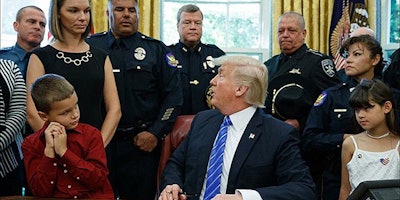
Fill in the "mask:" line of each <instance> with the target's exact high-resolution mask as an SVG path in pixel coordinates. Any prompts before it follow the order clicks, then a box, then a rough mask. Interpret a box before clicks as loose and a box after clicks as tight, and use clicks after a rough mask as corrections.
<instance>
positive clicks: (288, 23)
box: [264, 12, 339, 131]
mask: <svg viewBox="0 0 400 200" xmlns="http://www.w3.org/2000/svg"><path fill="white" fill-rule="evenodd" d="M305 37H306V29H305V23H304V18H303V16H301V15H300V14H299V13H296V12H286V13H284V14H282V15H281V17H280V18H279V21H278V42H279V46H280V49H281V54H279V55H276V56H274V57H272V58H271V59H269V60H268V61H266V62H265V63H264V64H265V65H266V66H267V68H268V73H269V80H270V83H271V82H274V81H276V80H274V78H276V77H279V76H280V75H283V74H289V73H291V74H298V75H301V76H303V77H304V78H305V79H307V81H311V82H310V83H309V84H308V85H313V87H316V88H318V89H319V91H318V93H320V92H321V91H322V90H323V89H326V88H327V87H329V86H332V85H334V84H336V83H338V82H339V79H338V77H337V76H336V73H335V68H334V65H333V62H332V60H331V59H330V58H329V57H328V56H327V55H324V54H322V53H320V52H317V51H315V50H311V49H308V47H307V45H306V44H305V43H304V40H305ZM268 90H269V91H273V90H279V88H269V89H268ZM265 106H266V108H265V111H266V112H267V113H270V114H272V94H268V97H267V100H266V104H265ZM281 114H282V115H285V113H281ZM275 116H276V115H275ZM306 119H307V113H304V114H303V115H302V116H301V117H299V118H297V119H285V121H286V122H287V123H289V124H292V125H293V126H295V127H296V128H298V129H299V130H300V131H301V130H302V128H303V127H304V123H305V121H306Z"/></svg>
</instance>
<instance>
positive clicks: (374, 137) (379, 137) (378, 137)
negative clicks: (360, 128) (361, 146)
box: [365, 131, 390, 139]
mask: <svg viewBox="0 0 400 200" xmlns="http://www.w3.org/2000/svg"><path fill="white" fill-rule="evenodd" d="M365 134H367V136H368V137H370V138H372V139H382V138H384V137H387V136H389V135H390V132H387V133H385V134H383V135H381V136H373V135H371V134H369V133H368V131H365Z"/></svg>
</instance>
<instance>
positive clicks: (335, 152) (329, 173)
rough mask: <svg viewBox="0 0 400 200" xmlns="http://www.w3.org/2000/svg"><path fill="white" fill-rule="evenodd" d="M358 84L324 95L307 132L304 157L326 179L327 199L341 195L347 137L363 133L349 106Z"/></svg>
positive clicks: (311, 115) (343, 85)
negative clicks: (343, 152) (342, 153)
mask: <svg viewBox="0 0 400 200" xmlns="http://www.w3.org/2000/svg"><path fill="white" fill-rule="evenodd" d="M357 84H358V82H357V81H356V80H355V79H354V78H350V79H349V80H348V81H347V82H346V83H339V84H337V85H335V86H333V87H330V88H328V89H327V90H325V91H323V92H322V93H321V94H320V95H319V97H318V98H317V100H316V101H315V103H314V106H313V108H312V109H311V111H310V113H309V115H308V119H307V123H306V125H305V128H304V131H303V135H302V139H301V141H302V142H301V147H302V151H303V156H304V158H305V160H306V162H307V163H308V165H309V167H310V170H311V173H312V174H313V175H314V176H316V177H317V178H321V176H323V177H322V182H323V186H322V187H324V189H323V194H322V195H323V198H324V199H337V197H338V195H339V189H340V171H341V162H340V160H341V150H342V143H343V135H344V134H345V133H346V134H356V133H358V132H359V131H358V130H357V127H358V126H357V122H355V121H354V120H353V116H354V111H353V109H352V108H351V106H350V105H349V98H350V95H351V92H352V91H353V89H354V87H355V86H357ZM319 187H321V186H319Z"/></svg>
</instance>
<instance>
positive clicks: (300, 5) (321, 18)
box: [272, 0, 376, 55]
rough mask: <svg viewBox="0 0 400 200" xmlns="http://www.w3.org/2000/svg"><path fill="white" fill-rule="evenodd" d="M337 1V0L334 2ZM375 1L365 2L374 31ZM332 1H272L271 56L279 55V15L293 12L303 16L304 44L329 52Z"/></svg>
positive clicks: (367, 0)
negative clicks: (304, 26) (304, 28)
mask: <svg viewBox="0 0 400 200" xmlns="http://www.w3.org/2000/svg"><path fill="white" fill-rule="evenodd" d="M336 1H337V0H336ZM375 1H376V0H365V3H366V5H367V8H368V14H369V23H370V26H371V28H372V29H373V30H375V29H374V28H375V19H376V18H375V17H376V8H375V7H376V6H375ZM333 6H334V1H326V0H301V1H299V0H279V1H277V0H274V1H273V5H272V7H273V9H272V13H273V15H272V33H273V36H272V38H273V43H272V52H273V53H272V55H276V54H278V53H280V49H279V44H278V36H277V34H276V33H277V31H278V30H277V25H278V19H279V17H280V15H281V14H282V13H284V12H287V11H295V12H298V13H300V14H302V15H303V16H304V20H305V23H306V29H307V36H306V44H307V45H308V47H309V48H311V49H316V50H319V51H321V52H323V53H325V54H328V52H329V28H330V24H331V18H332V12H333Z"/></svg>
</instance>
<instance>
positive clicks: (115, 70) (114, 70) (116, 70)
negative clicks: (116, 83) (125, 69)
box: [113, 69, 121, 73]
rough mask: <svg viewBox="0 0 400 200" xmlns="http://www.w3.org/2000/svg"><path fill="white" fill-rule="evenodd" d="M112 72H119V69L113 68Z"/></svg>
mask: <svg viewBox="0 0 400 200" xmlns="http://www.w3.org/2000/svg"><path fill="white" fill-rule="evenodd" d="M113 72H114V73H119V72H121V70H120V69H113Z"/></svg>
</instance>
